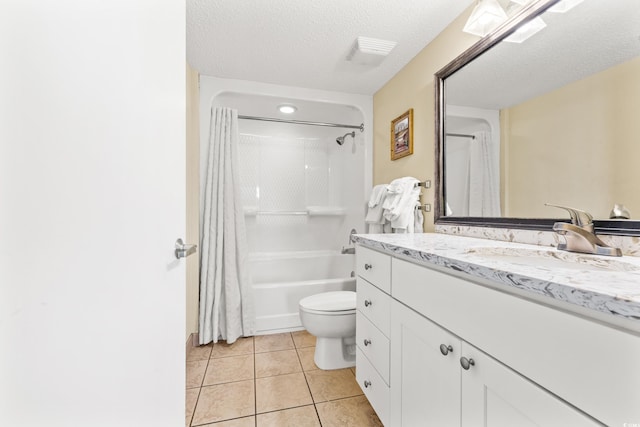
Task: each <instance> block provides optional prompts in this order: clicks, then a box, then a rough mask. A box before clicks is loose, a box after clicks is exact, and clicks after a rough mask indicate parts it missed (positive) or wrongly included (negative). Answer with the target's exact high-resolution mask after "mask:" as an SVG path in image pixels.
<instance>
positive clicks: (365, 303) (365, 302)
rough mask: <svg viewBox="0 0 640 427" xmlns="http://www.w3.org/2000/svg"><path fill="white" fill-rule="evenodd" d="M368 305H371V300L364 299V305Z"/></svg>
mask: <svg viewBox="0 0 640 427" xmlns="http://www.w3.org/2000/svg"><path fill="white" fill-rule="evenodd" d="M370 305H372V303H371V301H369V300H368V299H366V300H364V306H365V307H369V306H370Z"/></svg>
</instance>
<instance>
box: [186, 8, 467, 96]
mask: <svg viewBox="0 0 640 427" xmlns="http://www.w3.org/2000/svg"><path fill="white" fill-rule="evenodd" d="M472 2H473V0H426V1H425V0H394V1H389V0H323V1H313V0H187V60H188V62H189V63H190V64H191V66H192V67H194V68H195V69H196V70H198V71H199V72H200V74H204V75H209V76H215V77H222V78H231V79H240V80H251V81H258V82H265V83H275V84H282V85H289V86H299V87H305V88H312V89H324V90H333V91H339V92H349V93H357V94H364V95H372V94H373V93H375V92H376V91H377V90H378V89H380V88H381V87H382V86H383V85H384V84H385V83H386V82H387V81H389V79H391V78H392V77H393V76H394V75H395V74H396V73H397V72H398V71H399V70H400V69H402V67H404V66H405V65H406V64H407V63H408V62H409V61H410V60H411V59H412V58H413V57H414V56H415V55H416V54H417V53H418V52H420V50H422V49H423V48H424V47H425V46H426V45H427V44H428V43H429V42H430V41H431V40H433V39H434V38H435V37H436V36H437V35H438V34H439V33H440V32H441V31H442V30H443V29H444V28H445V27H446V26H447V25H448V24H449V23H450V22H451V21H453V20H454V19H455V18H456V17H457V16H458V15H459V14H460V13H462V11H463V10H464V9H465V8H467V7H468V6H469V5H471V3H472ZM358 36H365V37H372V38H377V39H383V40H390V41H394V42H397V43H398V44H397V45H396V47H395V48H394V49H393V50H392V51H391V53H390V54H389V56H388V57H387V58H386V59H385V60H384V62H382V64H380V65H378V66H375V67H372V66H364V65H356V64H354V63H351V62H348V61H346V57H347V55H348V53H349V52H350V50H351V48H352V46H353V44H354V42H355V40H356V38H357V37H358Z"/></svg>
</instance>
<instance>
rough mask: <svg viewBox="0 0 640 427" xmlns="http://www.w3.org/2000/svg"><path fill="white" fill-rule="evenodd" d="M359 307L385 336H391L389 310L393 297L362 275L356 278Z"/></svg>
mask: <svg viewBox="0 0 640 427" xmlns="http://www.w3.org/2000/svg"><path fill="white" fill-rule="evenodd" d="M356 283H357V285H356V286H357V291H356V301H357V309H358V311H360V312H361V313H362V314H364V315H365V316H366V317H367V319H369V320H370V321H371V323H373V324H374V325H376V327H377V328H378V329H380V331H382V333H383V334H384V335H385V336H387V337H388V336H389V311H390V310H391V305H390V304H391V297H390V296H389V295H387V294H385V293H384V292H382V291H381V290H380V289H378V288H376V287H375V286H373V285H372V284H371V283H369V282H367V281H366V280H364V279H363V278H361V277H358V278H357V280H356Z"/></svg>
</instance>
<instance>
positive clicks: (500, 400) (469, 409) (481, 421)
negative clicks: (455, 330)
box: [458, 342, 603, 427]
mask: <svg viewBox="0 0 640 427" xmlns="http://www.w3.org/2000/svg"><path fill="white" fill-rule="evenodd" d="M460 357H465V358H466V359H467V360H472V361H473V362H472V363H473V365H469V364H466V366H467V367H468V369H467V370H465V369H464V368H463V367H461V368H460V370H461V372H462V427H477V426H487V427H513V426H518V427H528V426H531V427H534V426H572V427H574V426H575V427H578V426H601V425H603V424H600V423H598V422H597V421H595V420H593V418H590V417H588V416H587V415H585V414H584V413H582V412H580V411H579V410H577V409H576V408H574V407H573V406H571V405H569V404H567V403H566V402H564V401H563V400H561V399H559V398H558V397H557V396H554V395H553V394H551V393H549V392H547V391H546V390H544V389H542V388H541V387H539V386H538V385H536V384H535V383H533V382H531V381H529V380H528V379H526V378H525V377H523V376H521V375H519V374H518V373H516V372H515V371H512V370H511V369H509V368H508V367H506V366H505V365H503V364H501V363H499V362H498V361H496V360H495V359H493V358H491V357H489V356H487V355H486V354H484V353H482V352H481V351H480V350H478V349H476V348H475V347H473V346H471V345H470V344H468V343H466V342H462V354H459V355H458V361H460ZM460 365H462V363H461V362H460Z"/></svg>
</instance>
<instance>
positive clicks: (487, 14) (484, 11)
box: [462, 0, 507, 37]
mask: <svg viewBox="0 0 640 427" xmlns="http://www.w3.org/2000/svg"><path fill="white" fill-rule="evenodd" d="M506 20H507V14H506V13H505V11H504V9H503V8H502V6H500V3H498V1H497V0H478V4H477V5H476V7H474V8H473V11H472V12H471V16H469V19H467V23H466V24H465V26H464V28H463V29H462V31H464V32H465V33H469V34H473V35H476V36H480V37H484V36H486V35H487V34H489V33H490V32H491V31H493V30H494V29H495V28H497V27H498V25H500V24H502V23H503V22H504V21H506Z"/></svg>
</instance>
